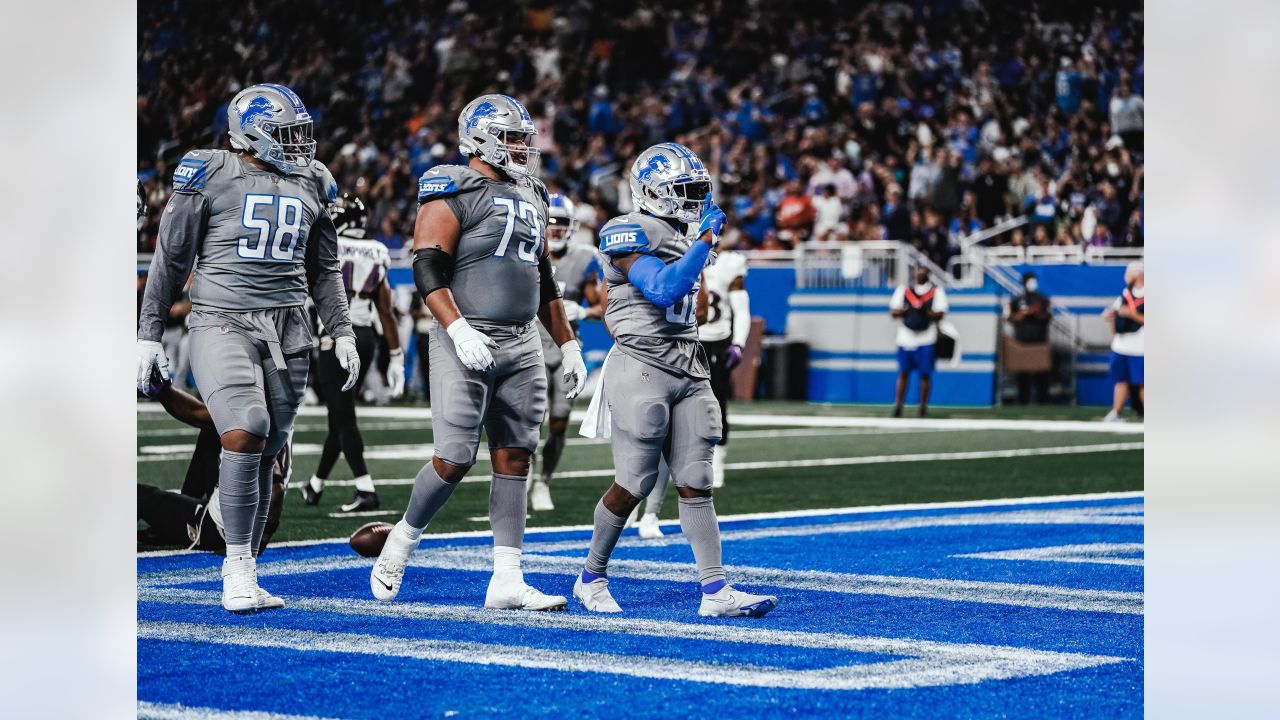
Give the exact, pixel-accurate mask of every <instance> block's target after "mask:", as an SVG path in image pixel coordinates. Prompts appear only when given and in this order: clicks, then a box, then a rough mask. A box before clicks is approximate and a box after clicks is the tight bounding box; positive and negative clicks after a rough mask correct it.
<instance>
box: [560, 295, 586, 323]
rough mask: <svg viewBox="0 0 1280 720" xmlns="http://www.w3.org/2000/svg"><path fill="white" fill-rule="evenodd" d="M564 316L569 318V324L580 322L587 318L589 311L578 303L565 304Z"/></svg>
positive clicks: (566, 302) (567, 302)
mask: <svg viewBox="0 0 1280 720" xmlns="http://www.w3.org/2000/svg"><path fill="white" fill-rule="evenodd" d="M564 316H565V317H567V318H569V322H578V321H579V320H581V319H582V318H584V317H586V316H587V309H586V308H584V307H582V306H581V305H579V304H578V303H576V302H569V301H568V300H566V301H565V302H564Z"/></svg>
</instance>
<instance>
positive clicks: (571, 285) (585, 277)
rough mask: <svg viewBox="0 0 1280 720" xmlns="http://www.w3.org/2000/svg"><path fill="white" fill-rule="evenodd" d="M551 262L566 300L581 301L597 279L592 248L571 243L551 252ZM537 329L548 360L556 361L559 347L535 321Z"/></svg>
mask: <svg viewBox="0 0 1280 720" xmlns="http://www.w3.org/2000/svg"><path fill="white" fill-rule="evenodd" d="M551 266H552V267H554V268H555V273H556V275H555V277H556V283H557V284H558V285H559V286H560V295H561V297H563V298H564V302H565V303H575V304H581V303H582V301H583V299H584V298H585V297H586V288H587V285H589V284H592V283H598V282H600V260H599V259H598V258H597V256H596V251H595V250H592V249H591V248H589V247H586V246H584V245H570V246H569V247H567V248H566V249H565V251H564V255H562V256H560V257H559V258H557V257H556V256H555V255H554V254H553V255H552V256H551ZM538 331H539V332H541V333H542V354H543V356H545V357H546V360H547V364H549V365H558V364H559V363H560V348H559V347H557V346H556V344H555V341H553V340H552V339H551V333H550V332H549V331H548V330H547V329H546V328H545V327H543V326H542V323H541V322H539V323H538ZM573 332H574V334H575V335H576V334H577V332H578V322H577V321H574V322H573Z"/></svg>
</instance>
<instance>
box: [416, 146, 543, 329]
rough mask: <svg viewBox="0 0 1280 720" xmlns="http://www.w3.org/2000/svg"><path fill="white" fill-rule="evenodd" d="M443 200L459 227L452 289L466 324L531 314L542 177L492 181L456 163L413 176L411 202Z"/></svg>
mask: <svg viewBox="0 0 1280 720" xmlns="http://www.w3.org/2000/svg"><path fill="white" fill-rule="evenodd" d="M432 200H443V201H445V202H446V203H447V204H448V205H449V209H450V210H452V211H453V214H454V216H455V217H457V218H458V224H459V225H460V226H461V228H462V234H461V236H460V237H459V238H458V248H457V251H456V253H455V255H454V270H453V283H452V285H451V289H452V290H453V299H454V302H456V303H457V304H458V310H460V311H461V312H462V316H463V317H464V318H466V319H467V321H468V322H470V323H473V324H475V323H480V324H486V323H487V324H490V325H523V324H525V323H528V322H529V321H531V320H533V319H534V317H536V316H537V313H538V305H539V302H540V296H539V292H538V258H539V256H541V255H542V253H543V248H544V243H543V229H544V228H546V226H547V195H546V190H545V188H543V186H542V183H540V182H538V181H537V180H532V179H526V180H523V181H521V182H519V183H513V182H506V181H499V180H491V179H489V178H487V177H485V176H484V175H482V174H480V173H479V172H476V171H475V170H472V169H471V168H469V167H465V166H462V165H438V166H436V167H434V168H431V169H430V170H428V171H427V172H425V173H423V175H422V178H421V179H419V180H418V202H419V203H427V202H431V201H432Z"/></svg>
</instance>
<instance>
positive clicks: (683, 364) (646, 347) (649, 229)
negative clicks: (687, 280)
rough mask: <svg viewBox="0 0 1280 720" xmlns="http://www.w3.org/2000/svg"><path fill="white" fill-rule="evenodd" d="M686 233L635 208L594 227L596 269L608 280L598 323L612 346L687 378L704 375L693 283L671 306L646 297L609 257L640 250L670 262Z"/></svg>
mask: <svg viewBox="0 0 1280 720" xmlns="http://www.w3.org/2000/svg"><path fill="white" fill-rule="evenodd" d="M694 242H695V238H694V237H693V235H692V233H689V232H680V231H679V230H677V229H675V228H673V227H672V226H671V225H670V224H668V223H667V222H665V221H663V220H660V219H658V218H655V217H653V216H652V215H646V214H644V213H641V212H631V213H627V214H626V215H620V216H618V217H616V218H614V219H612V220H610V221H609V222H607V223H605V225H604V227H602V228H601V229H600V252H601V253H602V254H603V255H604V256H605V257H604V258H603V259H602V262H601V267H602V270H603V273H604V279H605V282H607V283H608V284H609V297H608V301H607V303H606V305H605V315H604V322H605V325H606V326H607V327H608V328H609V332H610V334H612V335H613V338H614V340H615V342H617V344H618V347H619V348H620V349H621V350H622V351H623V352H626V353H627V354H628V355H631V356H632V357H635V358H637V359H639V360H642V361H644V362H647V363H651V364H654V365H658V366H660V367H664V368H667V369H668V370H672V371H674V372H679V373H683V374H686V375H690V376H692V377H698V378H703V377H707V376H708V373H707V363H706V354H705V352H704V351H703V349H702V345H701V344H700V343H699V342H698V326H697V318H696V317H695V313H696V311H697V307H698V285H699V283H697V282H695V283H694V285H693V289H691V290H690V291H689V294H687V295H685V296H684V297H683V298H682V299H680V300H679V301H677V302H676V303H675V304H674V305H672V306H671V307H666V308H663V307H658V306H657V305H655V304H653V303H652V302H650V301H649V299H648V298H646V297H645V296H644V293H642V292H641V291H640V289H639V288H637V287H636V286H635V285H632V284H631V281H630V280H628V279H627V276H626V275H624V274H623V273H622V272H621V271H619V270H618V268H616V267H614V265H613V263H612V262H609V261H608V258H609V256H615V255H627V254H630V253H637V252H638V253H644V254H646V255H652V256H654V257H656V258H658V259H659V260H661V261H662V262H664V263H666V264H668V265H670V264H671V263H673V262H675V261H676V260H678V259H680V258H681V257H684V254H685V253H686V252H688V251H689V247H690V246H692V245H693V243H694Z"/></svg>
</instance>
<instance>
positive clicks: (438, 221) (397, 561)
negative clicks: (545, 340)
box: [369, 95, 586, 610]
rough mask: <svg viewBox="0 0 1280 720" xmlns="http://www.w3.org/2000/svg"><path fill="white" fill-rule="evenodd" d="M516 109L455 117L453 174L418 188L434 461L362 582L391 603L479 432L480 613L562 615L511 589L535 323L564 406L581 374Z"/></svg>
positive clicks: (535, 376)
mask: <svg viewBox="0 0 1280 720" xmlns="http://www.w3.org/2000/svg"><path fill="white" fill-rule="evenodd" d="M534 133H535V130H534V126H533V120H532V119H531V118H530V117H529V111H528V110H526V109H525V107H524V105H521V104H520V103H519V102H518V101H516V100H515V99H514V98H510V97H507V96H506V95H482V96H480V97H478V98H476V99H475V100H472V101H471V102H470V103H469V104H468V105H467V106H466V108H464V109H463V111H462V114H461V115H459V116H458V138H459V143H458V144H459V149H460V150H461V151H462V153H463V155H466V156H468V157H470V161H469V162H468V164H467V165H466V166H458V165H442V166H438V167H435V168H432V169H431V170H429V171H428V172H427V173H426V174H424V175H423V176H422V179H421V180H420V181H419V183H418V202H419V203H420V204H421V207H420V208H419V209H418V219H417V223H416V225H415V226H414V233H413V249H414V261H413V276H414V282H415V283H416V284H417V287H418V291H419V292H420V293H421V294H422V297H423V298H424V300H425V302H426V305H427V307H428V308H429V309H430V310H431V314H432V316H433V317H434V318H435V321H436V322H435V324H434V325H433V326H432V329H431V349H430V362H431V400H432V405H433V407H434V408H435V412H433V413H432V415H431V428H432V432H433V434H434V441H435V443H434V444H435V453H434V457H432V459H431V461H430V462H428V463H427V464H426V465H424V466H423V467H422V470H421V471H420V472H419V473H418V477H417V479H416V480H415V481H414V484H413V493H412V495H410V497H409V507H408V509H406V510H405V514H404V517H403V518H402V519H401V520H400V522H399V523H397V524H396V527H395V528H394V529H393V530H392V531H391V532H390V533H388V536H387V541H386V544H385V545H384V546H383V548H382V554H381V555H379V556H378V561H377V563H375V564H374V567H373V572H372V574H371V575H370V578H369V586H370V589H371V590H372V591H373V595H374V597H376V598H378V599H379V600H383V601H390V600H392V599H393V598H395V596H396V594H397V593H398V592H399V590H400V583H401V581H402V580H403V579H404V568H405V563H406V562H407V561H408V559H409V555H410V553H411V552H412V551H413V549H414V548H415V547H417V545H418V538H419V537H420V536H421V534H422V530H423V528H425V527H426V526H427V524H428V523H429V522H431V519H432V518H433V517H435V514H436V512H438V511H439V510H440V508H441V506H443V505H444V504H445V502H446V501H448V499H449V496H450V495H452V494H453V491H454V489H455V488H456V487H457V486H458V483H459V481H461V480H462V478H463V476H465V475H466V474H467V471H468V470H470V469H471V466H472V465H474V464H475V462H476V451H477V450H478V449H479V445H480V429H481V428H484V430H485V431H486V432H487V434H488V437H489V457H490V459H491V461H492V463H493V478H492V482H491V483H490V486H489V522H490V524H491V525H492V527H493V544H494V548H493V564H494V569H493V578H492V579H491V580H490V582H489V588H488V592H487V593H486V594H485V607H486V608H496V609H524V610H561V609H564V607H565V604H566V600H565V598H564V597H562V596H558V595H544V594H543V593H541V592H538V591H537V590H535V589H533V588H531V587H529V586H528V585H526V584H525V582H524V577H523V575H522V573H521V571H520V548H521V546H522V545H523V542H524V522H525V506H526V501H525V479H526V478H527V476H528V474H529V458H530V456H531V455H532V453H533V451H534V450H535V449H536V448H537V446H538V431H539V429H540V428H541V425H542V416H543V413H544V411H545V410H546V402H547V396H546V393H547V378H546V375H545V369H544V365H543V359H542V352H541V349H542V342H541V340H540V339H539V336H538V329H537V323H536V322H534V318H535V317H536V318H539V319H541V320H542V323H543V324H544V325H545V326H546V327H547V329H548V331H550V333H551V337H552V338H553V339H554V341H555V343H556V344H557V345H559V347H560V350H561V353H562V355H563V357H564V359H563V364H562V366H563V370H564V378H565V382H566V383H567V384H568V385H569V386H570V389H569V391H568V393H569V398H570V399H572V398H574V397H576V396H577V395H578V393H580V392H582V387H583V385H585V384H586V366H585V365H584V364H583V361H582V351H581V350H580V349H579V347H578V342H577V340H575V339H574V335H573V328H572V327H571V326H570V325H569V320H568V318H567V317H566V316H565V312H564V305H563V303H562V302H561V300H560V290H559V288H558V287H557V286H556V283H555V281H554V280H553V279H552V270H551V262H550V260H549V259H548V258H547V253H546V248H545V247H544V244H543V228H544V227H545V226H546V222H547V194H546V189H545V188H544V187H543V185H542V183H541V182H539V181H538V180H536V179H535V178H534V177H533V175H534V172H535V167H536V160H537V157H538V151H537V150H535V149H533V148H531V147H529V142H530V140H532V138H533V134H534Z"/></svg>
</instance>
